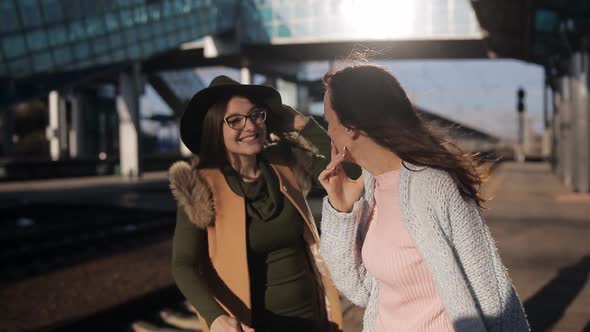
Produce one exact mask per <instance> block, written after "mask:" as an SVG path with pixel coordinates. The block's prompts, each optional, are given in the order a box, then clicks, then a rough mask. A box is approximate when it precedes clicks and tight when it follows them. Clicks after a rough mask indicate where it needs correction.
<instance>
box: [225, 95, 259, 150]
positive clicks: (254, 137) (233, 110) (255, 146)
mask: <svg viewBox="0 0 590 332" xmlns="http://www.w3.org/2000/svg"><path fill="white" fill-rule="evenodd" d="M255 110H256V106H255V105H254V104H253V103H252V102H251V101H250V100H249V99H248V98H244V97H240V96H234V97H232V98H231V99H230V100H229V102H228V103H227V107H226V110H225V115H224V119H227V118H228V117H231V116H233V115H250V114H251V113H252V112H253V111H255ZM265 141H266V124H265V123H261V124H257V123H255V122H254V120H253V119H252V118H248V119H247V120H246V124H245V126H244V127H243V128H241V129H232V128H230V127H229V126H228V125H227V123H224V124H223V142H224V144H225V148H226V152H227V155H228V158H229V159H230V160H233V159H236V158H241V157H248V156H256V155H257V154H258V153H260V152H262V149H263V148H264V143H265Z"/></svg>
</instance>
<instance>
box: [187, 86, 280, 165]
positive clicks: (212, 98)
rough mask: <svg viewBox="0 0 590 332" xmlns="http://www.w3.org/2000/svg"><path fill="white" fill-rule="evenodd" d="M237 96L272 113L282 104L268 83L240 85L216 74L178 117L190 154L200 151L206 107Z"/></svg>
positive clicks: (207, 108) (278, 95)
mask: <svg viewBox="0 0 590 332" xmlns="http://www.w3.org/2000/svg"><path fill="white" fill-rule="evenodd" d="M236 95H239V96H243V97H247V98H249V99H251V100H252V101H253V102H255V103H257V104H262V105H264V106H266V107H268V108H269V110H270V112H271V113H272V112H276V111H278V110H280V109H281V108H282V105H283V103H282V100H281V95H280V94H279V92H278V91H277V90H275V89H273V88H271V87H269V86H265V85H247V84H240V83H238V82H236V81H234V80H232V79H231V78H229V77H227V76H223V75H222V76H217V77H215V78H214V79H213V81H211V84H209V87H207V88H205V89H203V90H201V91H199V92H197V93H196V94H195V95H194V96H193V98H191V100H190V102H189V103H188V105H187V107H186V109H185V110H184V113H183V114H182V117H181V118H180V139H181V140H182V142H183V143H184V145H186V147H187V148H188V149H189V150H191V152H192V153H194V154H198V153H199V151H200V150H201V133H202V131H203V119H204V118H205V114H206V113H207V111H208V110H209V108H210V107H211V106H213V105H214V104H215V103H217V102H219V101H221V100H224V99H225V100H227V99H229V98H230V97H231V96H236Z"/></svg>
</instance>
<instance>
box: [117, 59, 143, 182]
mask: <svg viewBox="0 0 590 332" xmlns="http://www.w3.org/2000/svg"><path fill="white" fill-rule="evenodd" d="M139 75H140V73H139V68H138V66H134V69H133V70H132V71H131V72H124V73H121V74H120V76H119V95H118V96H117V114H118V116H119V160H120V171H121V175H122V176H123V177H124V178H127V179H131V180H133V179H137V178H139V177H140V176H141V173H142V172H141V171H142V170H141V156H140V152H141V149H140V144H141V129H140V127H139V97H140V86H139V85H140V82H141V81H142V80H141V79H140V77H139Z"/></svg>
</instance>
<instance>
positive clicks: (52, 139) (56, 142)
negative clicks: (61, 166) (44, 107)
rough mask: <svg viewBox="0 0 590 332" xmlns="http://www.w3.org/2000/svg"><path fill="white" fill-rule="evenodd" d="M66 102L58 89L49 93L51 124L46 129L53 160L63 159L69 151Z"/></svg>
mask: <svg viewBox="0 0 590 332" xmlns="http://www.w3.org/2000/svg"><path fill="white" fill-rule="evenodd" d="M66 120H67V119H66V102H65V99H64V98H63V97H62V96H61V95H60V94H59V92H58V91H55V90H54V91H51V92H50V93H49V126H48V127H47V129H46V136H47V140H49V155H50V157H51V160H53V161H56V160H60V159H63V157H64V156H65V153H64V152H65V151H67V139H68V135H67V121H66Z"/></svg>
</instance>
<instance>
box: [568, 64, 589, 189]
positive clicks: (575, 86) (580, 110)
mask: <svg viewBox="0 0 590 332" xmlns="http://www.w3.org/2000/svg"><path fill="white" fill-rule="evenodd" d="M587 70H588V57H587V54H585V53H576V54H574V55H573V56H572V80H571V81H572V91H571V93H572V121H571V124H572V141H571V144H572V150H573V154H574V156H575V162H574V163H572V168H573V169H572V176H573V179H572V181H573V183H572V184H573V187H574V190H576V191H577V192H582V193H587V192H589V191H590V174H589V172H590V155H589V151H588V144H589V143H590V135H589V134H588V129H589V127H588V122H589V121H590V117H589V109H588V108H589V105H590V103H589V101H590V100H589V98H588V84H587V76H586V75H587Z"/></svg>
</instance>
